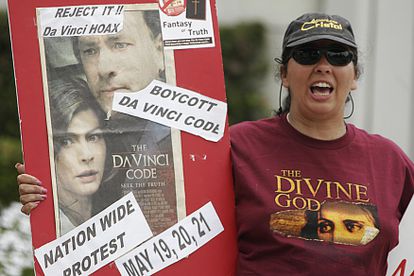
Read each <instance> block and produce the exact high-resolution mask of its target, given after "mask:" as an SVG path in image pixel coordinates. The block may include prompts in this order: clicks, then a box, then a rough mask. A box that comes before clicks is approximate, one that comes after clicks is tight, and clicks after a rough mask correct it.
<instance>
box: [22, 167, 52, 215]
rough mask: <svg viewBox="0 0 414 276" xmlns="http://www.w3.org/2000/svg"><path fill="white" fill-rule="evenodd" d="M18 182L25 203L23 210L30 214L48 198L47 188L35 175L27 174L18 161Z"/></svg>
mask: <svg viewBox="0 0 414 276" xmlns="http://www.w3.org/2000/svg"><path fill="white" fill-rule="evenodd" d="M15 167H16V169H17V172H18V173H19V175H18V176H17V184H18V185H19V194H20V202H21V203H22V204H23V206H22V208H21V211H22V213H24V214H26V215H28V214H30V212H31V211H32V210H33V209H34V208H36V207H37V206H38V205H39V203H40V202H41V201H43V200H45V199H46V198H47V195H46V193H47V189H46V188H44V187H42V186H41V184H42V183H41V182H40V181H39V180H38V179H37V178H36V177H34V176H32V175H29V174H25V168H24V165H23V164H20V163H17V164H16V166H15Z"/></svg>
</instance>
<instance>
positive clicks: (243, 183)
mask: <svg viewBox="0 0 414 276" xmlns="http://www.w3.org/2000/svg"><path fill="white" fill-rule="evenodd" d="M230 137H231V146H232V159H233V174H234V183H235V192H236V210H237V222H238V242H239V262H238V274H237V275H255V276H257V275H260V276H265V275H353V276H355V275H385V273H386V263H387V256H388V252H389V251H390V250H391V249H392V248H394V247H395V246H396V245H397V243H398V224H399V222H400V220H401V217H402V215H403V213H404V211H405V210H406V208H407V206H408V204H409V202H410V200H411V197H412V195H413V191H414V164H413V163H412V162H411V161H410V160H409V158H408V157H407V156H406V155H405V154H404V153H403V152H402V150H401V149H400V148H399V147H398V146H396V145H395V144H394V143H393V142H391V141H390V140H388V139H385V138H383V137H381V136H379V135H371V134H368V133H367V132H365V131H363V130H360V129H358V128H356V127H355V126H353V125H351V124H348V125H347V132H346V134H345V135H344V136H343V137H341V138H339V139H336V140H333V141H321V140H316V139H312V138H310V137H307V136H305V135H303V134H301V133H299V132H298V131H296V130H295V129H294V128H293V127H291V126H290V124H289V123H288V122H287V120H286V116H281V117H274V118H270V119H265V120H260V121H256V122H244V123H241V124H238V125H235V126H233V127H232V128H231V135H230Z"/></svg>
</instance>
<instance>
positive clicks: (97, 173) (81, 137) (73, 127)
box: [56, 109, 106, 198]
mask: <svg viewBox="0 0 414 276" xmlns="http://www.w3.org/2000/svg"><path fill="white" fill-rule="evenodd" d="M60 144H61V148H60V151H59V153H58V154H57V157H56V172H57V179H58V191H59V194H60V195H70V196H72V197H73V198H79V197H84V196H89V195H92V194H94V193H95V192H96V191H97V190H98V188H99V186H100V184H101V181H102V175H103V171H104V165H105V158H106V144H105V141H104V139H103V136H102V131H101V129H100V124H99V121H98V118H97V116H96V114H95V113H94V112H93V111H92V110H91V109H88V110H84V111H80V112H78V113H76V114H75V115H74V116H73V118H72V120H71V122H70V123H69V126H68V129H67V132H66V133H65V134H64V135H63V136H62V137H61V138H60Z"/></svg>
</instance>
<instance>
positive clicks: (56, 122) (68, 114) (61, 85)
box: [48, 79, 105, 156]
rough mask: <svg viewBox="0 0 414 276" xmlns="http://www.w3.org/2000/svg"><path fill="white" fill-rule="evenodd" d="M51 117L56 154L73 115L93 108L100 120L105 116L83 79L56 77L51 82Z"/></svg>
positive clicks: (49, 85) (49, 86)
mask: <svg viewBox="0 0 414 276" xmlns="http://www.w3.org/2000/svg"><path fill="white" fill-rule="evenodd" d="M48 88H49V101H50V117H51V122H52V129H53V139H54V142H53V144H54V152H55V156H56V155H57V154H58V153H59V151H60V148H61V143H60V137H61V135H64V134H65V133H66V131H67V129H68V126H69V123H70V122H71V121H72V119H73V117H74V116H75V115H76V114H77V113H79V112H80V111H84V110H88V109H90V110H92V111H93V112H94V113H95V114H96V116H97V117H98V120H99V122H102V121H103V119H104V118H105V113H104V112H103V111H102V109H101V107H100V106H99V104H98V103H97V102H96V100H95V98H94V97H93V95H92V93H91V92H90V91H89V88H88V84H87V83H86V82H85V81H84V80H81V79H54V80H52V81H50V82H49V84H48Z"/></svg>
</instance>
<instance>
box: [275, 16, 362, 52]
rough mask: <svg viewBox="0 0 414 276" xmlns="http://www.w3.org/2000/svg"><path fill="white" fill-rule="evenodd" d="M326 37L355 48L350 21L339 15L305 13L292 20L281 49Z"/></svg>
mask: <svg viewBox="0 0 414 276" xmlns="http://www.w3.org/2000/svg"><path fill="white" fill-rule="evenodd" d="M321 39H328V40H333V41H336V42H339V43H342V44H345V45H348V46H351V47H353V48H357V45H356V43H355V37H354V32H353V31H352V27H351V23H349V21H348V20H346V19H345V18H343V17H341V16H339V15H328V14H324V13H306V14H304V15H302V16H300V17H298V18H297V19H295V20H293V21H292V22H291V23H290V24H289V26H288V28H287V30H286V32H285V36H284V38H283V51H285V49H286V48H287V47H294V46H298V45H302V44H305V43H308V42H312V41H316V40H321Z"/></svg>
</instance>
